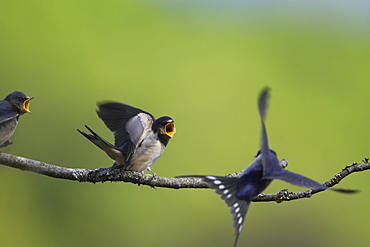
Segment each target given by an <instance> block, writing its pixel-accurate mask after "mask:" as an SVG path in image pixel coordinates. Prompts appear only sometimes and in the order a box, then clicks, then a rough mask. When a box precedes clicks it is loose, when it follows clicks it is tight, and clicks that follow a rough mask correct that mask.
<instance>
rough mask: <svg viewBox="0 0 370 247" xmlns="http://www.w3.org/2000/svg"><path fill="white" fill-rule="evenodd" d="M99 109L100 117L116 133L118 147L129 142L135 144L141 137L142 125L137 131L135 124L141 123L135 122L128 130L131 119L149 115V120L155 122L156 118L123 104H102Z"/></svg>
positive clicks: (115, 141)
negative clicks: (139, 115)
mask: <svg viewBox="0 0 370 247" xmlns="http://www.w3.org/2000/svg"><path fill="white" fill-rule="evenodd" d="M98 107H99V110H98V111H97V114H98V116H99V117H100V118H101V119H102V120H103V122H104V123H105V125H106V126H107V127H108V128H109V129H110V130H111V131H112V132H113V133H114V143H115V146H116V147H121V146H123V145H125V144H126V143H127V141H128V140H131V141H132V142H135V140H136V139H138V138H137V136H139V135H140V125H138V127H137V129H135V128H134V127H133V126H134V125H133V124H136V123H138V122H139V121H136V120H133V121H132V122H131V124H130V127H129V128H128V129H127V126H126V125H127V123H128V122H129V120H130V119H131V118H133V117H135V116H138V114H140V113H142V114H145V115H147V118H148V119H151V121H154V117H153V116H152V115H151V114H150V113H148V112H146V111H143V110H141V109H139V108H135V107H132V106H129V105H126V104H122V103H116V102H110V103H104V104H100V105H99V106H98ZM137 133H139V134H137ZM131 135H132V136H131ZM131 138H132V139H131Z"/></svg>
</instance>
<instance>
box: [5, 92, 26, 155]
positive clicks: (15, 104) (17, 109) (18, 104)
mask: <svg viewBox="0 0 370 247" xmlns="http://www.w3.org/2000/svg"><path fill="white" fill-rule="evenodd" d="M32 99H33V97H32V98H30V97H28V96H26V95H25V94H24V93H22V92H19V91H14V92H12V93H10V94H8V95H7V96H6V97H5V99H3V100H0V148H1V147H5V146H7V145H9V144H12V141H11V140H9V139H10V138H11V137H12V136H13V134H14V131H15V129H16V128H17V125H18V119H19V116H21V115H23V114H24V113H28V112H31V111H30V110H29V104H30V101H31V100H32Z"/></svg>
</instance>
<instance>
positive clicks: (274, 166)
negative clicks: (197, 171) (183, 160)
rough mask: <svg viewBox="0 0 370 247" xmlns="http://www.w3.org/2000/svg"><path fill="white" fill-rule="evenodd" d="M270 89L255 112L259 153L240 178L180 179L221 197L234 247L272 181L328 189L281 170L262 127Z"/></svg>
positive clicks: (350, 191) (262, 97)
mask: <svg viewBox="0 0 370 247" xmlns="http://www.w3.org/2000/svg"><path fill="white" fill-rule="evenodd" d="M268 98H269V89H268V88H265V89H264V90H263V91H262V93H261V94H260V96H259V100H258V110H259V114H260V118H261V125H262V135H261V136H262V137H261V145H260V150H259V151H258V152H257V155H256V156H255V159H254V160H253V161H252V163H251V164H250V165H249V166H247V167H246V168H245V169H244V170H243V171H242V174H241V176H240V177H239V178H236V177H224V176H199V175H195V176H194V175H193V176H180V177H198V178H201V179H202V180H203V181H204V182H206V183H207V184H208V186H209V187H210V188H212V189H214V190H215V191H216V193H217V194H219V195H220V196H221V199H222V200H224V201H225V202H226V204H227V206H228V207H229V208H230V213H231V215H232V219H233V222H234V228H235V241H234V247H235V246H236V245H237V242H238V239H239V235H240V232H241V230H242V226H243V222H244V219H245V216H246V213H247V211H248V208H249V205H250V203H251V201H252V199H253V198H254V197H256V196H257V195H259V194H260V193H262V192H263V191H264V190H265V189H266V188H267V187H268V186H269V185H270V184H271V182H272V181H273V180H274V179H280V180H283V181H285V182H288V183H291V184H293V185H298V186H302V187H308V188H312V189H315V190H326V189H328V187H327V186H325V185H323V184H320V183H318V182H316V181H314V180H312V179H310V178H307V177H305V176H302V175H300V174H297V173H294V172H291V171H288V170H286V169H284V168H283V167H282V166H281V165H280V163H279V159H278V157H277V155H276V152H275V151H273V150H271V149H270V148H269V145H268V139H267V132H266V127H265V115H266V108H267V101H268ZM331 190H334V191H337V192H344V193H352V192H356V191H354V190H343V189H332V188H331Z"/></svg>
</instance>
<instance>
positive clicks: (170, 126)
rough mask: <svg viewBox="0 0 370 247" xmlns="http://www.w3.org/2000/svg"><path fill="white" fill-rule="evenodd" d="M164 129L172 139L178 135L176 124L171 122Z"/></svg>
mask: <svg viewBox="0 0 370 247" xmlns="http://www.w3.org/2000/svg"><path fill="white" fill-rule="evenodd" d="M164 128H165V132H166V135H167V136H168V137H170V138H173V136H174V135H175V133H176V128H175V122H169V123H168V124H166V126H165V127H164Z"/></svg>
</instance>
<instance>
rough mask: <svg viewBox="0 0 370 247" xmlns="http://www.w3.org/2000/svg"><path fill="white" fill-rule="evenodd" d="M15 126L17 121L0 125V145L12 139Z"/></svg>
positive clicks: (12, 120) (13, 120)
mask: <svg viewBox="0 0 370 247" xmlns="http://www.w3.org/2000/svg"><path fill="white" fill-rule="evenodd" d="M17 124H18V120H17V119H11V120H8V121H5V122H4V123H1V124H0V145H1V144H3V143H4V142H6V141H7V140H9V139H10V138H11V137H12V135H13V134H14V131H15V129H16V128H17Z"/></svg>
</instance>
